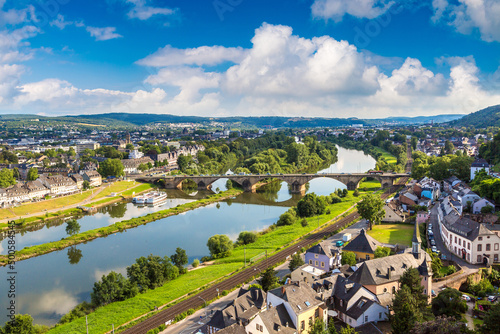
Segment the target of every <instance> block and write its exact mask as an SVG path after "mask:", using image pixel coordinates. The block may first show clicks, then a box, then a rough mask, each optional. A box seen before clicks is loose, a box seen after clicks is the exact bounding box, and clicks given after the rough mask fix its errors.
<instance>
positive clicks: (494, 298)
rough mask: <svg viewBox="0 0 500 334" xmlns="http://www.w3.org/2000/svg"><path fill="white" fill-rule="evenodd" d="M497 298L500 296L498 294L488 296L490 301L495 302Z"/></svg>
mask: <svg viewBox="0 0 500 334" xmlns="http://www.w3.org/2000/svg"><path fill="white" fill-rule="evenodd" d="M497 298H498V297H497V296H488V301H489V302H490V303H494V302H496V301H497Z"/></svg>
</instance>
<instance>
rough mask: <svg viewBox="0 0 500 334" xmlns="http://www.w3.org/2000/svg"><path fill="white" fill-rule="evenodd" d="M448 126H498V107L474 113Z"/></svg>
mask: <svg viewBox="0 0 500 334" xmlns="http://www.w3.org/2000/svg"><path fill="white" fill-rule="evenodd" d="M449 124H450V125H451V126H473V127H476V128H486V127H488V126H500V105H496V106H491V107H488V108H486V109H482V110H479V111H476V112H474V113H471V114H469V115H467V116H465V117H463V118H461V119H459V120H456V121H453V122H450V123H449Z"/></svg>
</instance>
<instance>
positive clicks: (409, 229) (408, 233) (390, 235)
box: [368, 224, 415, 246]
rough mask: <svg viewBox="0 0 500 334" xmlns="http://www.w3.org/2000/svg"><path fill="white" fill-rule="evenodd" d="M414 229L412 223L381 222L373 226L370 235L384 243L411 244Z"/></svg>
mask: <svg viewBox="0 0 500 334" xmlns="http://www.w3.org/2000/svg"><path fill="white" fill-rule="evenodd" d="M414 229H415V226H414V225H410V224H379V225H375V226H373V230H371V231H368V235H371V236H372V237H373V238H375V239H376V240H378V241H380V242H381V243H384V244H392V245H395V244H400V245H406V246H411V239H412V237H413V230H414Z"/></svg>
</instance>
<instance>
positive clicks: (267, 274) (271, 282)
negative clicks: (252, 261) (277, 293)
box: [259, 267, 278, 292]
mask: <svg viewBox="0 0 500 334" xmlns="http://www.w3.org/2000/svg"><path fill="white" fill-rule="evenodd" d="M276 274H277V272H276V271H274V269H273V268H271V267H269V268H267V269H266V270H265V271H264V272H263V273H262V274H261V276H260V279H259V284H260V285H261V286H262V290H264V291H265V292H267V291H269V290H271V289H274V288H276V287H277V286H278V277H277V276H276Z"/></svg>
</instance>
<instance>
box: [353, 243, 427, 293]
mask: <svg viewBox="0 0 500 334" xmlns="http://www.w3.org/2000/svg"><path fill="white" fill-rule="evenodd" d="M430 261H431V259H430V256H429V254H427V252H425V251H423V250H421V251H420V257H419V258H418V259H417V258H415V256H414V255H413V254H411V253H403V254H396V255H391V256H386V257H382V258H378V259H373V260H368V261H365V262H363V263H362V264H361V265H360V267H359V268H358V270H356V271H355V272H354V274H352V275H351V276H350V277H349V279H350V280H351V281H353V282H356V283H359V284H362V285H380V284H385V283H389V282H393V281H397V280H399V278H400V277H401V275H403V273H404V272H405V271H406V270H407V269H408V268H411V267H413V268H417V269H418V270H419V272H420V275H425V274H429V273H431V272H432V270H431V269H430V268H429V266H430V264H428V263H430Z"/></svg>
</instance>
